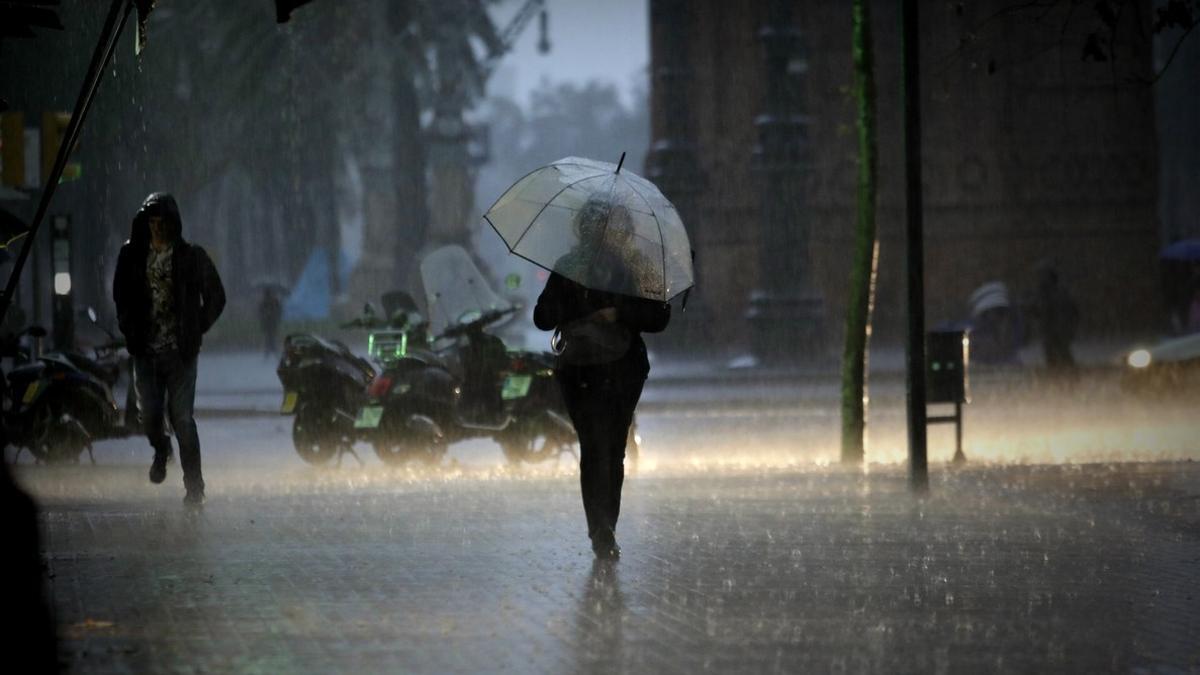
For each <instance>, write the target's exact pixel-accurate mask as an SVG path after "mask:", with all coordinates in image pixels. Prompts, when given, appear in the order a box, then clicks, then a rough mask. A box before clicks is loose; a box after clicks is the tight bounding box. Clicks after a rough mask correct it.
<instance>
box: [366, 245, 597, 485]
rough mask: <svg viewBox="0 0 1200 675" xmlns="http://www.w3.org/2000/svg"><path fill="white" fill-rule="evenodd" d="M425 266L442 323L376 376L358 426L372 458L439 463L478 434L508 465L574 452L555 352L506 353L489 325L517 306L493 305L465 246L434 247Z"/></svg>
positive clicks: (492, 297) (496, 300)
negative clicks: (491, 442) (494, 444)
mask: <svg viewBox="0 0 1200 675" xmlns="http://www.w3.org/2000/svg"><path fill="white" fill-rule="evenodd" d="M421 273H422V279H423V281H424V283H425V289H426V294H427V296H428V300H429V302H428V305H429V306H430V308H431V311H432V312H439V313H440V315H441V316H442V318H443V325H444V328H443V329H442V330H441V332H440V333H439V334H437V336H436V338H435V339H433V340H432V341H428V342H426V343H425V344H421V341H413V342H410V343H409V345H408V349H407V350H406V352H405V354H404V356H403V357H401V358H398V359H395V360H393V361H392V362H390V363H387V364H385V366H384V369H383V371H382V372H381V373H380V374H379V375H378V376H377V377H376V378H375V380H374V381H373V382H372V383H371V386H370V387H369V389H368V391H367V393H368V397H369V400H368V401H367V403H366V405H364V406H363V408H362V409H361V411H360V412H359V416H358V419H357V421H356V422H355V426H356V427H357V428H358V429H360V430H362V433H363V435H364V437H365V438H367V439H368V440H370V442H371V444H372V445H373V446H374V449H375V453H376V455H378V456H379V458H380V459H381V460H383V461H384V462H386V463H388V464H397V465H399V464H405V463H407V462H410V461H414V460H415V461H422V462H425V463H428V464H436V463H438V462H440V461H441V459H442V457H443V456H444V455H445V453H446V449H447V446H448V445H449V444H451V443H453V442H456V441H459V440H464V439H468V438H477V437H490V438H492V439H494V440H496V441H497V442H498V443H499V444H500V447H501V449H502V450H503V452H504V455H505V457H506V458H508V459H509V461H512V462H521V461H527V462H535V461H541V460H545V459H550V458H556V457H558V456H559V455H561V454H562V453H563V452H567V451H573V449H574V446H575V443H576V442H577V437H576V435H575V429H574V427H573V426H572V424H571V422H570V420H569V419H568V418H567V414H566V411H565V408H564V406H563V402H562V396H561V393H560V392H559V389H558V385H557V383H556V382H554V379H553V375H554V370H553V357H552V356H551V355H550V354H548V353H544V352H533V351H522V350H515V351H510V350H508V349H507V348H506V347H505V345H504V342H503V341H502V340H500V338H498V337H496V336H494V335H492V334H490V333H488V332H487V331H486V330H485V329H487V328H488V327H489V326H492V325H494V324H497V323H498V322H500V321H501V320H502V319H504V318H507V317H508V316H510V315H512V314H514V313H515V312H516V311H517V309H518V308H517V307H515V306H511V305H510V306H505V307H497V306H496V305H498V304H500V303H501V302H502V301H500V299H499V298H497V297H496V296H495V295H494V294H492V293H491V292H490V290H489V289H487V288H486V287H485V285H484V283H483V281H482V275H480V274H479V272H478V270H477V269H475V266H474V264H473V263H471V261H470V257H469V256H468V255H467V253H466V251H464V250H463V249H462V248H461V247H457V246H449V247H443V248H441V249H438V250H436V251H433V252H431V253H430V254H429V255H427V256H426V258H425V260H423V261H422V264H421ZM489 306H490V307H491V308H488V307H489ZM485 308H486V309H485ZM422 330H423V331H427V329H425V328H424V326H422Z"/></svg>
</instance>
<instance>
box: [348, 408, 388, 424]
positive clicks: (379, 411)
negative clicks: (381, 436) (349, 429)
mask: <svg viewBox="0 0 1200 675" xmlns="http://www.w3.org/2000/svg"><path fill="white" fill-rule="evenodd" d="M381 419H383V406H381V405H369V406H366V407H365V408H363V409H362V410H359V411H358V419H356V420H354V428H355V429H374V428H376V427H378V426H379V420H381Z"/></svg>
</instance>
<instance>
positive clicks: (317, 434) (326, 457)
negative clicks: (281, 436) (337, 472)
mask: <svg viewBox="0 0 1200 675" xmlns="http://www.w3.org/2000/svg"><path fill="white" fill-rule="evenodd" d="M342 443H343V440H342V434H341V432H340V431H339V430H338V428H337V415H336V413H333V412H331V411H322V410H320V409H319V408H314V407H309V406H301V408H300V409H299V410H297V411H296V421H295V422H293V423H292V446H293V447H294V448H296V454H297V455H300V459H302V460H304V461H305V462H307V463H309V464H312V465H313V466H322V465H324V464H328V463H329V461H330V460H331V459H333V458H334V457H337V454H338V448H339V446H340V445H341V444H342Z"/></svg>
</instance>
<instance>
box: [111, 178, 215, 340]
mask: <svg viewBox="0 0 1200 675" xmlns="http://www.w3.org/2000/svg"><path fill="white" fill-rule="evenodd" d="M151 215H156V216H161V217H162V218H163V220H164V221H165V222H166V223H168V224H169V225H170V226H171V229H172V232H169V234H171V235H172V236H173V240H174V247H175V248H174V252H173V253H172V256H171V277H172V280H173V285H174V295H175V317H176V319H177V323H176V326H175V342H176V344H177V345H178V347H179V354H180V356H182V357H183V358H185V359H186V358H192V357H194V356H196V355H197V354H198V353H199V352H200V342H201V338H202V337H203V335H204V334H205V333H206V332H208V329H209V328H212V326H213V324H214V323H216V322H217V318H218V317H219V316H221V311H222V310H223V309H225V287H224V286H222V285H221V277H220V275H218V274H217V268H216V267H215V266H214V265H213V262H212V260H211V259H210V258H209V257H208V253H206V252H205V251H204V249H202V248H200V247H199V246H196V245H194V244H189V243H188V242H187V241H185V240H184V239H183V234H182V233H183V222H182V220H181V219H180V217H179V207H178V206H176V204H175V199H174V198H173V197H171V195H169V194H166V193H161V192H155V193H153V194H151V195H150V196H149V197H147V198H146V201H145V202H143V203H142V207H141V208H140V209H138V212H137V215H135V216H134V218H133V228H132V230H131V232H130V235H129V241H127V242H125V245H124V246H122V247H121V253H120V255H119V256H118V258H117V271H116V275H115V277H114V278H113V301H114V302H115V303H116V305H117V323H118V325H119V326H120V328H121V333H122V334H124V335H125V342H126V345H127V348H128V349H129V353H130V354H133V355H135V356H138V355H145V354H146V353H147V349H148V346H147V343H148V341H149V339H150V321H151V307H150V304H151V301H150V285H149V284H148V283H147V281H146V256H147V255H148V254H149V251H150V216H151Z"/></svg>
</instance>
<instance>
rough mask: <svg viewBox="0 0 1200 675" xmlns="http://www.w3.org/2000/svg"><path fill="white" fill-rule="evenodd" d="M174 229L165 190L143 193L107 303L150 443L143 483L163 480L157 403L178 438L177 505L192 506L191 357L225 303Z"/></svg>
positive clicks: (175, 217)
mask: <svg viewBox="0 0 1200 675" xmlns="http://www.w3.org/2000/svg"><path fill="white" fill-rule="evenodd" d="M182 232H183V222H182V220H181V219H180V217H179V207H178V205H176V203H175V198H174V197H172V196H171V195H169V194H167V193H165V192H154V193H152V194H150V195H149V196H148V197H146V199H145V201H144V202H142V206H141V208H140V209H138V212H137V215H135V216H134V218H133V228H132V232H131V233H130V236H129V241H127V242H125V245H124V246H122V247H121V253H120V255H119V256H118V258H117V270H116V275H115V277H114V279H113V301H114V302H115V303H116V305H117V322H118V324H119V326H120V329H121V333H122V334H124V336H125V343H126V348H127V349H128V350H129V354H130V356H132V357H133V379H134V386H135V389H136V391H137V401H138V409H139V411H140V412H141V417H142V426H143V428H144V429H145V431H146V436H147V438H148V439H149V441H150V445H151V447H153V448H154V461H153V463H152V464H151V465H150V482H152V483H161V482H163V480H164V479H165V478H166V475H167V460H168V458H170V456H171V439H170V437H169V436H168V435H167V433H166V430H165V425H164V408H165V412H166V414H168V415H170V419H171V427H172V429H174V431H175V438H176V440H177V441H178V443H179V463H180V465H181V466H182V467H183V484H184V487H185V488H186V490H187V494H186V496H185V497H184V503H185V504H189V505H199V504H203V503H204V477H203V474H202V471H201V466H200V438H199V436H198V435H197V433H196V421H195V419H193V416H192V413H193V408H194V403H195V397H196V359H197V357H198V356H199V354H200V343H201V339H202V338H203V336H204V334H205V333H206V332H208V329H210V328H212V326H213V324H214V323H216V322H217V318H218V317H220V316H221V311H222V310H223V309H224V308H225V288H224V287H223V286H222V285H221V277H220V276H219V275H218V274H217V269H216V267H215V266H214V265H213V262H212V260H211V259H210V258H209V257H208V254H207V253H206V252H205V251H204V249H202V248H200V247H199V246H196V245H194V244H190V243H188V242H187V241H186V240H184V238H183V234H182Z"/></svg>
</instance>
